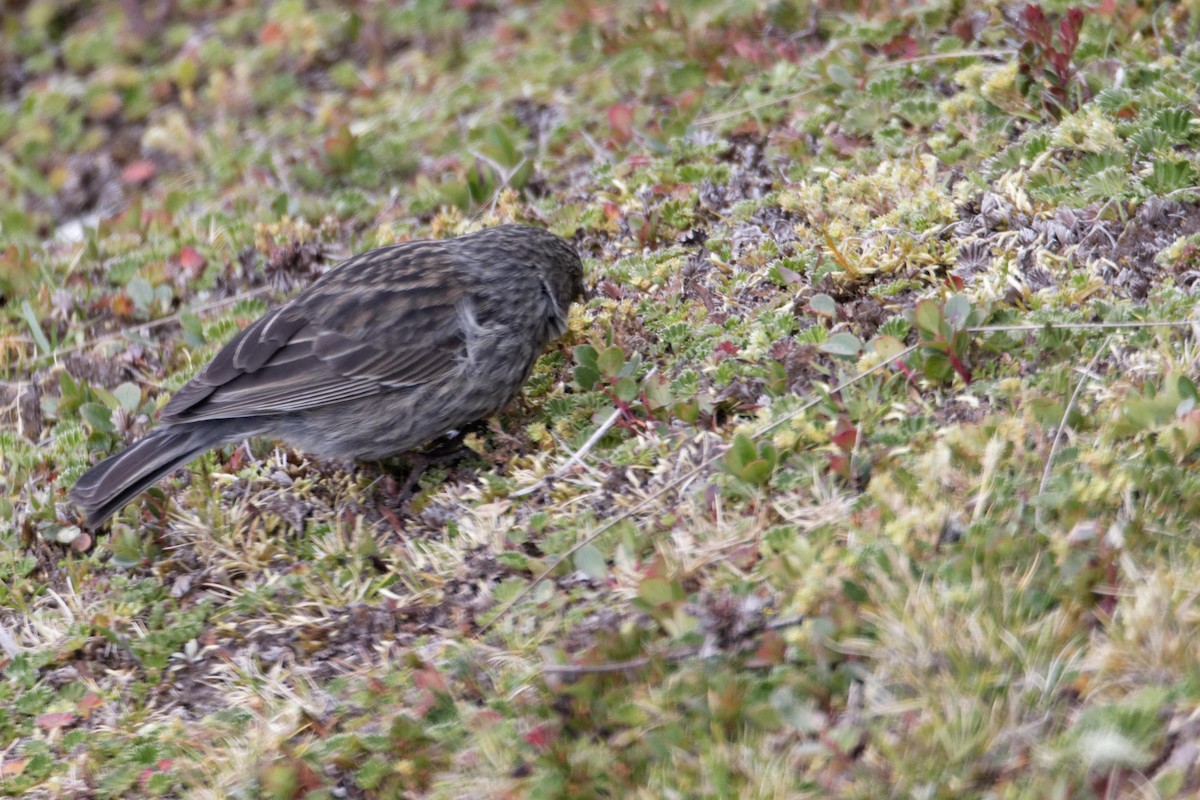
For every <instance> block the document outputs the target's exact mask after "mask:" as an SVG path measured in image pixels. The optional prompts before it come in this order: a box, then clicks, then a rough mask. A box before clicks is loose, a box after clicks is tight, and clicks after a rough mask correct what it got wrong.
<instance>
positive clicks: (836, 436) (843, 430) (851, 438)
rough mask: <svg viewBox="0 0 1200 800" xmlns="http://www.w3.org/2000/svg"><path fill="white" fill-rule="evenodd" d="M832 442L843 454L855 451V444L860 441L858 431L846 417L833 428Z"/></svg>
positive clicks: (839, 420)
mask: <svg viewBox="0 0 1200 800" xmlns="http://www.w3.org/2000/svg"><path fill="white" fill-rule="evenodd" d="M830 440H831V441H832V442H833V443H834V444H835V445H837V448H838V449H839V450H841V451H842V452H843V453H849V452H850V451H851V450H853V449H854V444H855V442H857V441H858V429H857V428H856V427H854V423H852V422H851V421H850V420H848V419H847V418H846V417H841V418H839V419H838V421H837V425H835V426H834V428H833V436H831V437H830Z"/></svg>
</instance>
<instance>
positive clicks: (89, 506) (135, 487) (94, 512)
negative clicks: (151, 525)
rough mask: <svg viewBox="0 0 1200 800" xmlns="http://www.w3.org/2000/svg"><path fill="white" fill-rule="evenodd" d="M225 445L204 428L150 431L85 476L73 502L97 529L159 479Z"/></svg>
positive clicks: (72, 496)
mask: <svg viewBox="0 0 1200 800" xmlns="http://www.w3.org/2000/svg"><path fill="white" fill-rule="evenodd" d="M214 438H216V439H217V440H216V441H214ZM225 441H226V438H225V437H214V435H213V431H212V430H211V429H207V428H204V427H202V426H197V427H190V428H184V429H180V428H175V429H172V428H170V427H168V428H161V429H159V430H156V431H151V432H150V433H149V434H148V435H146V436H145V437H144V438H142V439H140V440H139V441H137V442H134V443H133V444H132V445H130V446H129V447H127V448H125V449H124V450H122V451H121V452H119V453H117V454H116V455H114V456H109V457H108V458H106V459H104V460H103V461H101V462H100V463H99V464H97V465H96V466H94V467H92V468H91V469H89V470H88V471H87V472H85V473H83V476H82V477H80V479H79V480H78V481H76V483H75V485H74V486H73V487H72V488H71V493H70V497H71V500H72V502H74V503H75V505H76V506H78V507H79V509H80V510H81V511H83V513H84V515H85V517H86V521H87V525H88V527H89V528H95V527H96V526H98V525H99V524H100V523H102V522H104V521H105V520H106V519H108V518H109V517H111V516H112V515H113V514H115V513H117V512H118V511H120V510H121V509H122V508H123V507H124V506H125V504H126V503H128V502H129V501H131V500H133V499H134V498H135V497H137V496H138V495H139V494H141V493H142V492H143V491H144V490H146V489H148V488H150V487H151V486H152V485H153V484H154V483H155V482H157V481H158V479H159V478H161V477H162V476H164V475H166V474H167V473H168V472H171V471H172V470H174V469H175V468H177V467H181V466H183V465H184V464H186V463H187V462H189V461H191V460H192V459H193V458H195V457H196V456H198V455H200V454H201V453H203V452H204V451H205V450H208V449H210V448H213V447H217V446H219V445H221V444H224V443H225Z"/></svg>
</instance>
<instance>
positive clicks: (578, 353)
mask: <svg viewBox="0 0 1200 800" xmlns="http://www.w3.org/2000/svg"><path fill="white" fill-rule="evenodd" d="M574 354H575V363H576V364H578V365H580V366H581V367H592V368H593V369H598V367H597V366H596V357H597V356H598V355H599V354H598V353H597V352H596V348H594V347H592V346H591V345H590V344H581V345H577V346H576V347H575V350H574Z"/></svg>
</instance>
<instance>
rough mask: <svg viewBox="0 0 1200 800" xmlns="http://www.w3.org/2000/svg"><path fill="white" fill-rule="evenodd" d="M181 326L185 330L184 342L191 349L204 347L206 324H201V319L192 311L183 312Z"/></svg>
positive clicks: (180, 319)
mask: <svg viewBox="0 0 1200 800" xmlns="http://www.w3.org/2000/svg"><path fill="white" fill-rule="evenodd" d="M179 326H180V327H181V328H183V340H184V341H185V342H187V344H188V346H190V347H202V346H203V345H204V323H202V322H200V318H199V317H197V316H196V315H195V314H193V313H192V312H191V311H184V312H181V313H180V315H179Z"/></svg>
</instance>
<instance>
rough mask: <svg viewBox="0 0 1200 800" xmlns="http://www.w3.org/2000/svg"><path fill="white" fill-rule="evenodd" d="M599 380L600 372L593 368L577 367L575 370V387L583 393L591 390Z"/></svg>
mask: <svg viewBox="0 0 1200 800" xmlns="http://www.w3.org/2000/svg"><path fill="white" fill-rule="evenodd" d="M599 380H600V372H599V370H597V369H596V368H595V367H589V366H578V367H576V368H575V385H576V386H578V387H579V388H580V389H583V390H584V391H588V390H590V389H592V388H593V387H594V386H595V385H596V384H597V383H598V382H599Z"/></svg>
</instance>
